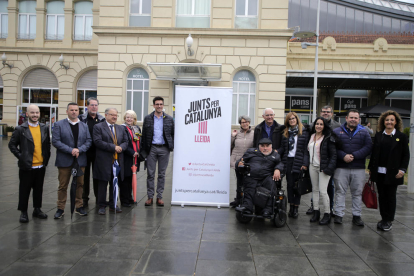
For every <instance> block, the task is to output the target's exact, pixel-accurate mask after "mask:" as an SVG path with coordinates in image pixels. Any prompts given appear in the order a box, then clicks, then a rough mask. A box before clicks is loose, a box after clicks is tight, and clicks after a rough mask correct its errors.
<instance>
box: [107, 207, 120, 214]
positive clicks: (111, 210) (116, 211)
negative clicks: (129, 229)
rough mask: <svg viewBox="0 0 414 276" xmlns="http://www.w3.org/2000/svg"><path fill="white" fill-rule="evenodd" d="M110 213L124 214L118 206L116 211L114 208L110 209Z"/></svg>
mask: <svg viewBox="0 0 414 276" xmlns="http://www.w3.org/2000/svg"><path fill="white" fill-rule="evenodd" d="M109 211H110V212H113V213H117V214H118V213H122V210H121V208H119V207H118V206H116V208H115V209H114V208H112V207H109Z"/></svg>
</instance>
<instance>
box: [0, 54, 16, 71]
mask: <svg viewBox="0 0 414 276" xmlns="http://www.w3.org/2000/svg"><path fill="white" fill-rule="evenodd" d="M1 60H2V61H3V67H5V66H7V67H9V68H10V69H12V68H13V64H8V63H7V62H6V61H7V56H6V53H3V55H2V56H1Z"/></svg>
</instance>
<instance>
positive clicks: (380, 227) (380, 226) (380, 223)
mask: <svg viewBox="0 0 414 276" xmlns="http://www.w3.org/2000/svg"><path fill="white" fill-rule="evenodd" d="M382 223H383V221H382V220H380V221H378V223H377V229H379V230H382Z"/></svg>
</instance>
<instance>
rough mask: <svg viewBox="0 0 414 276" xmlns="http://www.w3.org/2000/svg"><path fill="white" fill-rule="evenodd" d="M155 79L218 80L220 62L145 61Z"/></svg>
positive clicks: (219, 78) (219, 76) (219, 77)
mask: <svg viewBox="0 0 414 276" xmlns="http://www.w3.org/2000/svg"><path fill="white" fill-rule="evenodd" d="M147 64H148V66H149V68H151V71H152V72H153V73H154V74H155V76H156V77H157V80H171V81H179V80H181V81H220V80H221V64H204V63H157V62H148V63H147Z"/></svg>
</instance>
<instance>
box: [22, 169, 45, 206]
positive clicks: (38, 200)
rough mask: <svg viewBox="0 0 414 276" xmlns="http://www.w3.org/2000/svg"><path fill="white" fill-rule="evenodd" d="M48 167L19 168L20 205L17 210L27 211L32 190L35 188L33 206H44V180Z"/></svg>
mask: <svg viewBox="0 0 414 276" xmlns="http://www.w3.org/2000/svg"><path fill="white" fill-rule="evenodd" d="M45 172H46V168H45V167H42V168H40V169H32V170H21V169H19V179H20V184H19V206H18V208H17V210H20V211H22V212H27V208H28V205H29V197H30V191H31V190H32V189H33V208H41V207H42V194H43V181H44V179H45Z"/></svg>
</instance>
